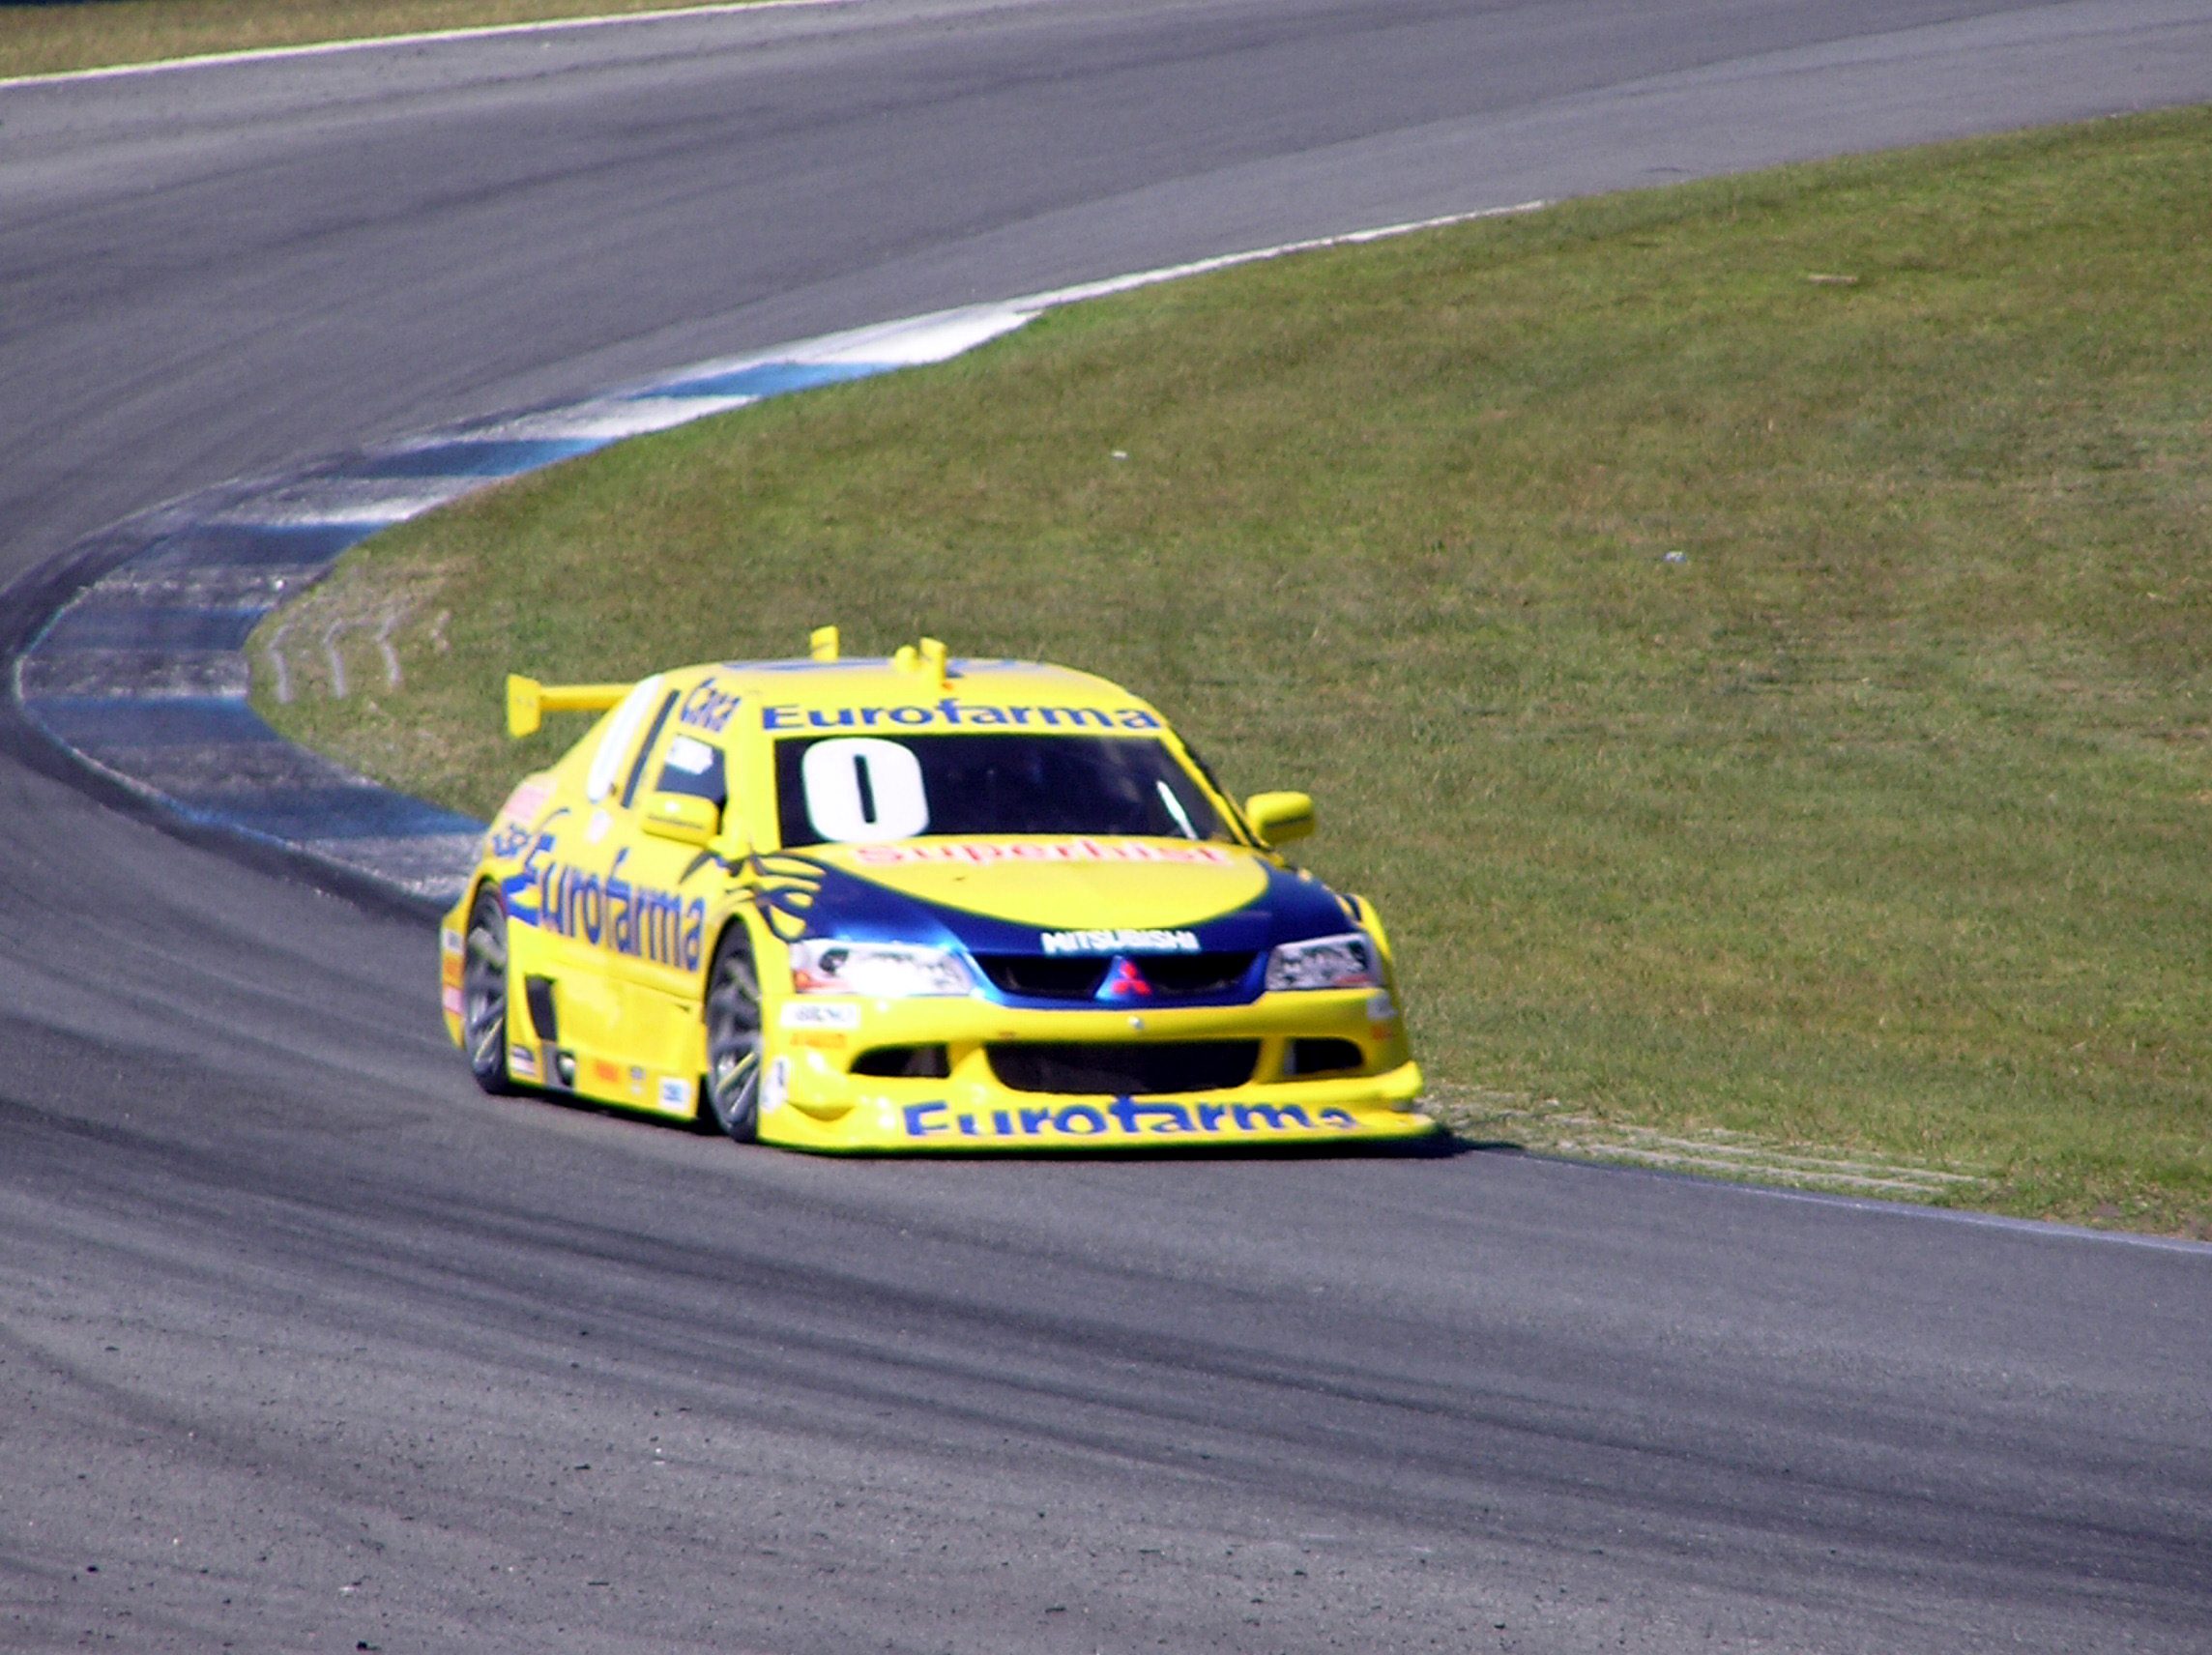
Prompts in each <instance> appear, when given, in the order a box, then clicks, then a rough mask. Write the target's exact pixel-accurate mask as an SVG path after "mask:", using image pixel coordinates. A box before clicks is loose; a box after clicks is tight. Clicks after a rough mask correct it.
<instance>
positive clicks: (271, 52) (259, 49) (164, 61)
mask: <svg viewBox="0 0 2212 1655" xmlns="http://www.w3.org/2000/svg"><path fill="white" fill-rule="evenodd" d="M849 3H850V0H717V3H714V4H710V5H702V6H663V7H659V8H657V9H655V10H654V11H651V12H613V13H600V14H598V15H594V16H589V17H543V18H539V19H538V21H536V22H531V23H485V24H481V25H480V26H479V27H476V28H473V29H424V30H421V31H419V32H417V33H415V34H409V35H371V36H369V37H367V38H366V39H364V40H358V41H310V42H308V43H307V44H305V45H297V46H253V47H249V48H247V49H246V50H242V51H226V52H203V53H201V54H200V55H199V56H197V57H165V58H160V59H157V60H156V61H155V62H152V63H116V64H108V65H105V66H103V67H102V68H99V69H64V70H56V71H54V72H53V73H50V74H16V75H9V76H5V77H0V90H4V89H6V88H8V87H11V86H36V85H43V84H51V83H56V82H64V81H72V80H115V79H120V78H121V77H123V76H124V75H130V74H161V73H167V72H169V71H171V70H178V69H212V68H219V67H221V66H223V65H225V64H237V63H273V62H277V61H279V60H281V59H284V58H293V57H330V56H333V55H335V54H336V53H338V52H357V51H377V50H382V49H385V48H388V47H392V46H418V45H431V44H443V43H444V42H447V41H482V40H495V39H498V38H499V37H501V36H506V35H551V34H565V33H568V32H570V31H572V30H578V29H604V28H610V27H612V26H614V25H616V24H619V23H660V22H666V21H668V20H669V19H670V18H673V17H711V16H714V15H719V14H724V13H732V12H791V11H800V10H803V9H807V8H812V7H817V6H840V5H846V4H849Z"/></svg>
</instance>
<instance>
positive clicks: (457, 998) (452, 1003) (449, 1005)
mask: <svg viewBox="0 0 2212 1655" xmlns="http://www.w3.org/2000/svg"><path fill="white" fill-rule="evenodd" d="M438 999H439V1002H440V1003H441V1004H443V1005H444V1006H445V1008H446V1009H447V1010H448V1011H450V1012H451V1013H452V1014H453V1015H454V1016H455V1017H458V1016H460V1015H461V1010H462V1007H461V991H460V987H459V985H458V984H456V983H448V984H446V986H445V987H444V989H442V990H441V991H440V992H439V995H438Z"/></svg>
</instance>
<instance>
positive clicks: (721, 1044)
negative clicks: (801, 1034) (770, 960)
mask: <svg viewBox="0 0 2212 1655" xmlns="http://www.w3.org/2000/svg"><path fill="white" fill-rule="evenodd" d="M706 1018H707V1108H708V1110H709V1111H710V1112H711V1113H712V1114H713V1118H714V1124H715V1125H716V1126H719V1127H720V1128H721V1129H722V1130H723V1131H724V1132H727V1133H728V1134H729V1135H730V1136H731V1137H732V1138H735V1139H736V1140H737V1141H738V1142H739V1143H741V1144H750V1143H751V1142H752V1141H753V1140H754V1139H755V1138H756V1137H758V1136H759V1135H760V1081H761V1008H760V973H758V972H757V971H756V970H755V969H754V967H753V945H752V939H751V938H750V937H748V936H747V935H746V934H745V928H744V927H743V926H742V924H740V925H733V926H731V927H730V929H729V930H728V931H727V932H726V933H724V935H723V937H722V941H721V943H720V944H718V945H717V946H716V947H715V949H714V964H713V970H711V971H710V972H709V973H707V1006H706Z"/></svg>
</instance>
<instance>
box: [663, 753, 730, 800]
mask: <svg viewBox="0 0 2212 1655" xmlns="http://www.w3.org/2000/svg"><path fill="white" fill-rule="evenodd" d="M654 786H655V789H656V790H657V791H659V792H661V793H687V794H689V795H690V796H691V797H692V798H704V799H709V800H712V801H713V804H714V806H715V807H716V808H717V809H719V808H720V807H721V806H723V805H725V804H727V803H728V802H729V799H730V786H729V781H728V779H727V772H726V771H725V770H724V769H723V764H722V749H721V748H719V747H717V746H714V745H713V743H712V742H708V741H702V740H699V738H698V737H696V736H678V737H677V738H676V739H675V740H672V741H670V742H669V743H668V756H667V758H666V759H664V760H663V761H662V762H661V766H660V779H659V780H658V781H656V782H655V783H654Z"/></svg>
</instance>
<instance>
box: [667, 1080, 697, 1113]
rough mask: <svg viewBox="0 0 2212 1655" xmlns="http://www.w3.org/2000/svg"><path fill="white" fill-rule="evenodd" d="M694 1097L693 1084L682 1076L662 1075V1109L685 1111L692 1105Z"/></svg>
mask: <svg viewBox="0 0 2212 1655" xmlns="http://www.w3.org/2000/svg"><path fill="white" fill-rule="evenodd" d="M693 1095H694V1094H693V1091H692V1087H691V1083H690V1082H689V1081H687V1080H685V1079H684V1077H683V1076H682V1075H662V1076H661V1077H660V1107H661V1108H663V1109H683V1108H684V1107H686V1106H687V1105H688V1104H690V1102H691V1101H692V1098H693Z"/></svg>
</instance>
